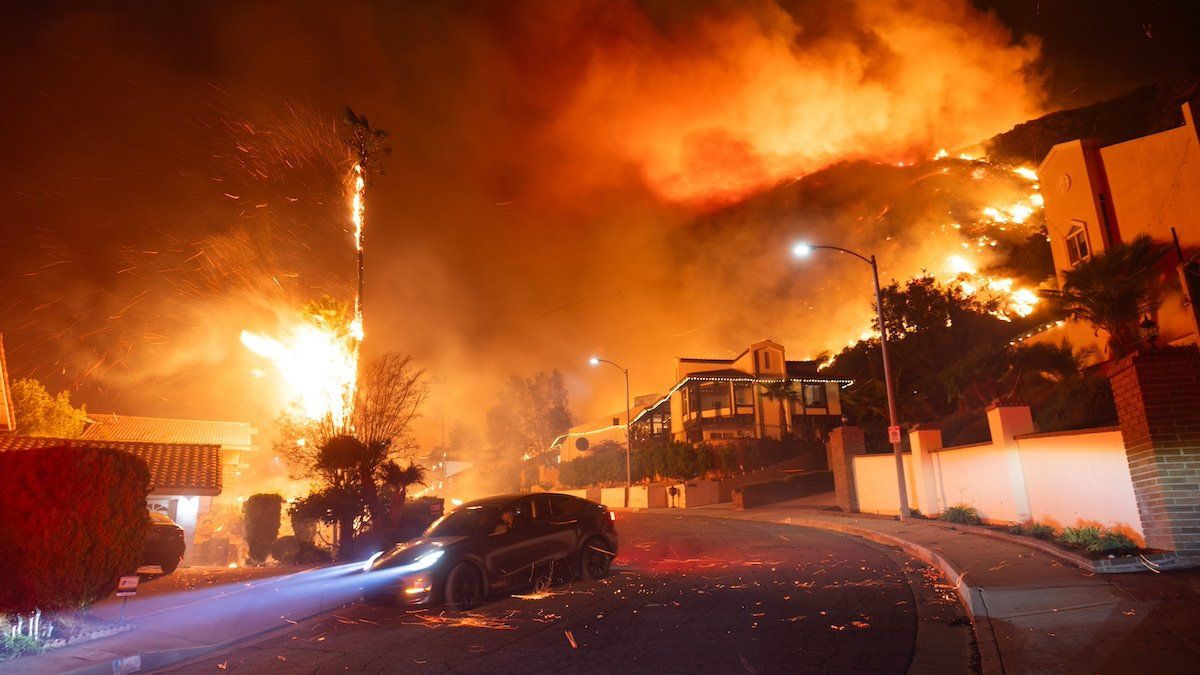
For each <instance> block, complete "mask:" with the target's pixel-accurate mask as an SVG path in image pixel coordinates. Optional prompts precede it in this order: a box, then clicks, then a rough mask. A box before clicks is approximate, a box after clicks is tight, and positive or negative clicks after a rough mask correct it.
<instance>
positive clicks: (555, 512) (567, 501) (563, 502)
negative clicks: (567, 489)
mask: <svg viewBox="0 0 1200 675" xmlns="http://www.w3.org/2000/svg"><path fill="white" fill-rule="evenodd" d="M585 503H586V502H584V501H583V500H582V499H576V498H575V497H569V496H567V495H552V496H551V497H550V514H551V516H552V517H553V518H554V519H555V520H570V519H573V518H576V517H578V516H579V512H580V511H582V510H583V505H584V504H585Z"/></svg>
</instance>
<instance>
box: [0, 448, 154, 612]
mask: <svg viewBox="0 0 1200 675" xmlns="http://www.w3.org/2000/svg"><path fill="white" fill-rule="evenodd" d="M149 484H150V472H149V470H148V469H147V468H146V463H145V462H144V461H142V460H141V459H139V458H138V457H135V456H133V455H131V454H128V453H124V452H118V451H116V450H106V449H98V448H80V447H74V448H66V447H60V448H47V449H42V450H14V451H10V452H0V524H2V526H0V570H4V582H3V583H0V612H16V613H26V612H31V611H34V610H37V609H40V610H43V611H54V610H61V609H75V608H78V607H81V606H86V605H89V604H91V603H93V602H95V601H97V600H100V599H102V598H105V597H107V596H108V595H109V594H111V593H112V592H113V591H114V590H115V589H116V586H117V581H118V579H120V577H121V576H122V575H124V574H132V573H133V572H134V571H135V570H136V569H137V568H138V565H139V564H140V563H141V557H142V548H143V546H144V545H145V542H146V533H147V532H148V531H149V529H150V518H149V515H148V513H147V510H146V495H147V494H149V492H150V489H149Z"/></svg>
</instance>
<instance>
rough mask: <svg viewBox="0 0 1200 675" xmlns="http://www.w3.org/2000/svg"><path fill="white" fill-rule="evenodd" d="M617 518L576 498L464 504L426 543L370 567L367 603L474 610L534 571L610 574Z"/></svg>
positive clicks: (390, 553)
mask: <svg viewBox="0 0 1200 675" xmlns="http://www.w3.org/2000/svg"><path fill="white" fill-rule="evenodd" d="M613 521H614V516H613V514H612V513H611V512H610V511H609V510H608V509H607V508H605V507H604V506H601V505H600V504H597V503H595V502H591V501H588V500H586V499H580V498H579V497H573V496H571V495H563V494H555V493H538V494H530V495H501V496H497V497H488V498H486V499H480V500H477V501H473V502H469V503H467V504H463V505H462V506H460V507H458V508H456V509H455V510H453V511H451V512H450V513H447V514H446V515H444V516H442V517H441V518H440V519H438V520H437V521H436V522H435V523H434V524H433V525H431V526H430V527H429V529H428V530H426V531H425V533H424V535H422V536H421V538H420V539H416V540H414V541H410V542H405V543H401V544H397V545H396V546H393V547H392V548H390V549H388V550H386V551H381V552H379V553H376V554H375V555H373V556H371V558H370V559H368V560H367V561H366V562H365V563H364V564H363V571H364V572H365V573H366V574H365V579H364V585H363V597H364V599H366V600H367V601H374V602H378V601H399V602H402V603H405V604H432V603H439V602H440V603H444V604H445V605H447V606H449V607H450V608H452V609H469V608H471V607H474V606H475V605H478V604H479V603H481V602H483V601H484V600H486V599H487V596H488V595H490V594H491V593H492V592H493V591H498V590H501V589H509V588H515V587H519V586H524V585H528V584H529V583H531V581H532V579H533V578H534V576H535V575H534V572H536V571H538V570H541V571H542V572H543V573H546V574H548V573H551V572H553V571H558V570H563V569H565V570H567V571H570V572H571V573H573V574H578V575H579V576H582V577H584V578H587V579H599V578H602V577H605V576H608V573H609V568H610V566H611V564H612V561H613V558H615V557H616V555H617V541H618V538H617V530H616V527H615V524H614V522H613Z"/></svg>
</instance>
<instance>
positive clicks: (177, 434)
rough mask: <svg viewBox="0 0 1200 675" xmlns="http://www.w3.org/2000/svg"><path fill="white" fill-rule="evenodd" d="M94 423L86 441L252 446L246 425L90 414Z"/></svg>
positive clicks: (89, 417)
mask: <svg viewBox="0 0 1200 675" xmlns="http://www.w3.org/2000/svg"><path fill="white" fill-rule="evenodd" d="M88 419H89V420H90V421H91V422H93V424H89V425H88V427H87V429H85V430H84V432H83V438H89V439H102V440H108V441H141V442H145V443H187V444H201V445H227V446H229V445H236V446H249V445H250V443H251V439H250V437H251V435H252V432H251V430H250V425H249V424H247V423H245V422H215V421H209V420H176V419H168V418H165V417H135V416H132V415H114V414H95V413H89V414H88Z"/></svg>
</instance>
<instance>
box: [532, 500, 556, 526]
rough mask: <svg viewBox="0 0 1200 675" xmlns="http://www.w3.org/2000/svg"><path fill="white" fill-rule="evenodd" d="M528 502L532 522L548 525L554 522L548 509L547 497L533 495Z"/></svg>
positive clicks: (548, 501)
mask: <svg viewBox="0 0 1200 675" xmlns="http://www.w3.org/2000/svg"><path fill="white" fill-rule="evenodd" d="M529 502H530V504H531V505H532V506H533V513H532V517H533V520H534V522H537V523H548V522H550V521H552V520H554V515H553V513H552V512H551V508H550V496H549V495H534V496H533V497H531V498H530V499H529Z"/></svg>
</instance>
